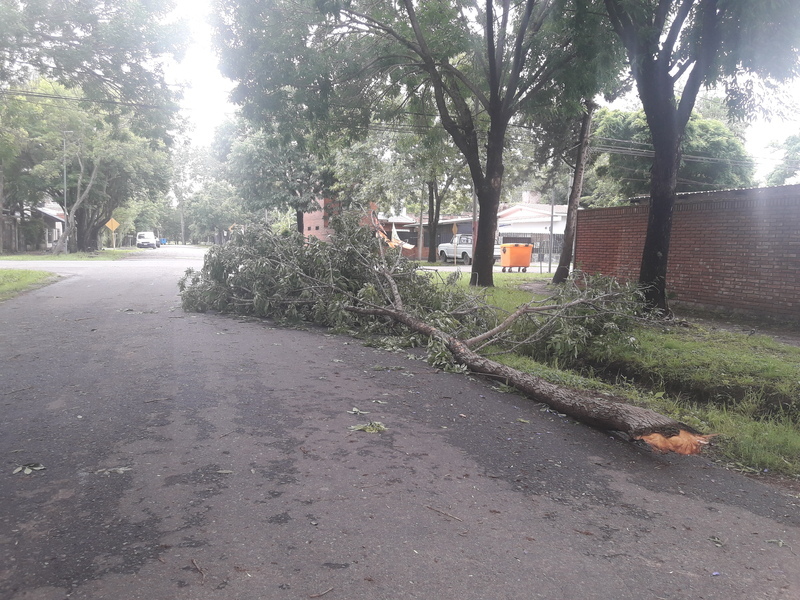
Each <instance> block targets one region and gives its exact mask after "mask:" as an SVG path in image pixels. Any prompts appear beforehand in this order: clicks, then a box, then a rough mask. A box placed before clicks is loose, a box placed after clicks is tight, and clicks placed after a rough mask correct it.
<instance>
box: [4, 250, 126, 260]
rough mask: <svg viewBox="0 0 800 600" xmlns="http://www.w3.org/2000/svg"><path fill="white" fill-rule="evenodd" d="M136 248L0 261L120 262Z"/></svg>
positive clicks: (6, 257)
mask: <svg viewBox="0 0 800 600" xmlns="http://www.w3.org/2000/svg"><path fill="white" fill-rule="evenodd" d="M137 251H140V250H138V249H136V248H117V249H116V250H111V249H107V250H99V251H98V252H75V253H72V254H58V255H55V254H49V253H45V252H37V253H31V254H0V260H17V261H25V260H119V259H120V258H124V257H126V256H129V255H130V254H131V253H132V252H137Z"/></svg>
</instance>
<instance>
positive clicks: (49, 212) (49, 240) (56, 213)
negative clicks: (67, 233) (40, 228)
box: [33, 201, 66, 250]
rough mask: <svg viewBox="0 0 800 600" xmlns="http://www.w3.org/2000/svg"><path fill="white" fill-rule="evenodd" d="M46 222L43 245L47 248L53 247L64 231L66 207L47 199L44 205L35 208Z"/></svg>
mask: <svg viewBox="0 0 800 600" xmlns="http://www.w3.org/2000/svg"><path fill="white" fill-rule="evenodd" d="M33 210H34V212H36V213H38V215H39V218H41V220H42V221H43V222H44V240H42V245H43V246H44V249H45V250H49V249H51V248H52V247H53V246H54V245H55V243H56V242H57V241H58V238H60V237H61V234H62V233H64V229H65V224H66V216H65V215H64V209H63V208H61V206H60V205H58V204H56V203H55V202H51V201H47V202H45V203H44V205H42V206H37V207H36V208H34V209H33Z"/></svg>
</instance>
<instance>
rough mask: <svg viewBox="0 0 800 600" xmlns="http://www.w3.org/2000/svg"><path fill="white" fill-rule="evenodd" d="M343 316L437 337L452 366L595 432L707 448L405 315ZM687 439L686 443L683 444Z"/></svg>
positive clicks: (369, 311) (675, 429) (614, 402)
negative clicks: (376, 319)
mask: <svg viewBox="0 0 800 600" xmlns="http://www.w3.org/2000/svg"><path fill="white" fill-rule="evenodd" d="M347 310H349V311H352V312H355V313H358V314H363V315H373V316H386V317H390V318H391V319H394V320H395V321H397V322H399V323H402V324H403V325H405V326H407V327H409V328H410V329H412V330H414V331H417V332H419V333H422V334H425V335H429V336H434V337H437V338H439V339H440V340H442V342H443V343H444V344H445V346H446V347H447V348H448V350H450V352H451V353H452V354H453V357H454V358H455V360H456V361H457V362H459V363H460V364H462V365H465V366H466V367H467V368H468V369H470V371H472V372H474V373H479V374H482V375H489V376H492V377H495V378H498V379H500V380H502V381H503V382H505V383H506V384H507V385H509V386H512V387H514V388H516V389H517V390H519V391H520V392H522V393H524V394H525V395H526V396H528V397H529V398H531V399H532V400H535V401H537V402H541V403H543V404H546V405H547V406H549V407H551V408H553V409H555V410H556V411H558V412H559V413H563V414H565V415H568V416H570V417H572V418H573V419H575V420H577V421H580V422H582V423H586V424H588V425H591V426H593V427H597V428H598V429H606V430H612V431H621V432H624V433H626V434H627V435H629V436H630V437H631V438H634V439H643V440H645V441H646V442H647V443H649V444H650V445H651V446H653V447H655V448H657V449H658V450H661V451H679V452H680V453H681V454H696V453H698V452H699V451H700V449H701V447H702V446H703V445H704V444H706V443H707V440H708V436H701V435H699V434H698V432H697V431H696V430H695V429H693V428H691V427H689V426H688V425H686V424H684V423H681V422H679V421H676V420H675V419H672V418H670V417H667V416H665V415H662V414H660V413H657V412H655V411H653V410H650V409H647V408H642V407H640V406H634V405H631V404H628V403H627V402H625V401H624V400H623V399H621V398H615V397H612V396H604V397H601V396H598V395H596V394H590V393H588V392H585V391H581V390H575V389H572V388H567V387H564V386H560V385H555V384H553V383H550V382H547V381H544V380H543V379H542V378H540V377H536V376H535V375H531V374H529V373H523V372H522V371H519V370H517V369H513V368H511V367H509V366H507V365H504V364H502V363H499V362H496V361H493V360H491V359H488V358H485V357H483V356H481V355H479V354H477V353H476V352H474V351H472V350H471V349H470V348H469V346H467V344H466V343H465V342H464V341H462V340H460V339H458V338H456V337H454V336H451V335H449V334H447V333H445V332H444V331H441V330H439V329H437V328H435V327H433V326H432V325H430V324H429V323H426V322H425V321H422V320H420V319H418V318H416V317H414V316H413V315H410V314H408V313H406V312H403V311H397V310H393V309H389V308H383V307H371V308H366V307H359V306H351V307H348V308H347ZM651 436H653V437H651ZM674 437H678V438H679V440H680V448H679V449H677V448H672V447H671V446H670V444H669V443H662V440H669V439H671V438H674ZM687 438H688V439H690V440H691V443H688V444H687V443H686V440H687ZM679 440H675V441H676V442H677V441H679Z"/></svg>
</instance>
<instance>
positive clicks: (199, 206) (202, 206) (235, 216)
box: [185, 180, 244, 244]
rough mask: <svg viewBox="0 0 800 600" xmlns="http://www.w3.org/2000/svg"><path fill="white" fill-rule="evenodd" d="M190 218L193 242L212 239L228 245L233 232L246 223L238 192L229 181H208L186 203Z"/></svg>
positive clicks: (187, 216) (188, 217) (187, 214)
mask: <svg viewBox="0 0 800 600" xmlns="http://www.w3.org/2000/svg"><path fill="white" fill-rule="evenodd" d="M185 211H186V218H187V221H188V222H189V233H190V235H191V238H192V241H193V242H204V241H207V240H208V239H209V238H213V241H214V242H215V243H217V244H222V243H224V242H225V240H226V237H227V235H228V233H229V230H230V228H231V227H232V226H233V225H235V224H237V223H239V224H241V223H242V222H243V221H244V218H243V214H242V207H241V203H240V202H239V199H238V198H237V194H236V189H235V188H234V186H232V185H231V184H230V183H228V182H227V181H217V180H212V181H208V182H206V183H205V184H203V186H202V187H201V188H200V189H199V190H198V191H197V192H195V193H193V194H192V196H191V197H190V198H189V199H188V200H187V202H186V208H185Z"/></svg>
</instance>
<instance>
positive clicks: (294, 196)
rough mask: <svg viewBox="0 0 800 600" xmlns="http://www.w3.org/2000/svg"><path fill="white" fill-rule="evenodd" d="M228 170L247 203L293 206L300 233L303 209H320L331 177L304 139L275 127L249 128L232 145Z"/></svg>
mask: <svg viewBox="0 0 800 600" xmlns="http://www.w3.org/2000/svg"><path fill="white" fill-rule="evenodd" d="M228 173H229V177H230V179H231V181H232V182H233V183H234V185H235V187H236V188H237V190H238V194H239V197H240V198H241V199H242V201H243V202H244V205H245V207H247V208H248V209H249V210H251V211H256V210H265V209H278V210H288V209H291V210H293V211H294V213H295V219H296V225H297V231H299V232H300V233H302V232H303V230H304V226H303V213H306V212H313V211H314V210H317V208H318V207H319V204H318V201H319V200H320V199H321V198H322V197H323V195H324V193H325V191H326V189H327V187H328V186H327V184H328V183H329V179H330V177H329V174H328V172H327V169H326V167H325V166H324V165H321V164H320V163H319V161H318V160H317V158H316V156H315V155H314V154H312V153H311V152H309V151H308V150H307V149H306V148H305V147H304V145H303V143H302V142H301V141H298V140H297V139H296V138H295V139H293V138H290V137H287V136H283V135H281V134H280V133H279V132H278V131H277V129H276V128H273V129H271V130H270V129H261V130H257V131H252V130H246V131H245V132H244V134H243V135H242V137H240V138H239V139H238V140H237V141H236V142H234V144H233V146H232V148H231V153H230V156H229V158H228Z"/></svg>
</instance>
